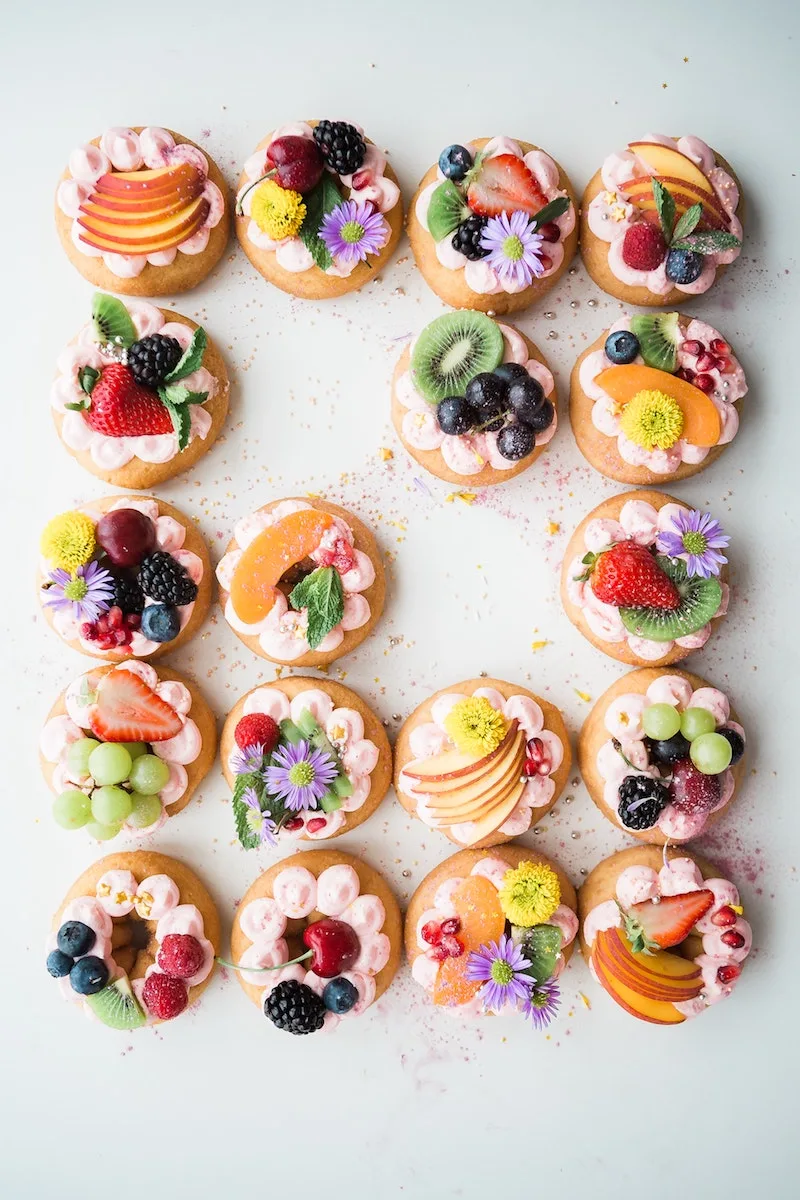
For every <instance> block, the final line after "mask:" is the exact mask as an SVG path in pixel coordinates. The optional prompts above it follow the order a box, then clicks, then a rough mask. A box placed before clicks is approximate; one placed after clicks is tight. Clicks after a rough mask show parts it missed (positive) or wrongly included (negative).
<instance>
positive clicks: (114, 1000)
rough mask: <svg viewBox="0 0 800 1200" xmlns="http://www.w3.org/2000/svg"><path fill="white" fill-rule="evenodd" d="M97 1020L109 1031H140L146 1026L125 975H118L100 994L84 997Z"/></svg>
mask: <svg viewBox="0 0 800 1200" xmlns="http://www.w3.org/2000/svg"><path fill="white" fill-rule="evenodd" d="M84 1000H85V1001H86V1003H87V1004H88V1005H89V1008H91V1010H92V1012H93V1013H94V1015H95V1016H96V1017H97V1019H98V1020H100V1021H102V1022H103V1024H104V1025H108V1027H109V1029H141V1028H142V1026H143V1025H146V1024H147V1018H146V1016H145V1014H144V1011H143V1009H142V1007H141V1005H140V1004H139V1001H138V1000H137V999H136V997H135V996H134V994H133V988H132V987H131V984H130V980H129V979H128V976H127V975H120V977H119V979H115V980H113V982H112V983H109V984H108V985H107V986H106V987H104V988H103V990H102V991H101V992H95V994H94V995H93V996H84Z"/></svg>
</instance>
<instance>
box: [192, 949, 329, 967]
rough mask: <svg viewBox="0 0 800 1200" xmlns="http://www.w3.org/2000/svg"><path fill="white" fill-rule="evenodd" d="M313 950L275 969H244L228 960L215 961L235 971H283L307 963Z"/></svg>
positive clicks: (279, 964) (219, 959)
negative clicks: (296, 964) (297, 964)
mask: <svg viewBox="0 0 800 1200" xmlns="http://www.w3.org/2000/svg"><path fill="white" fill-rule="evenodd" d="M313 953H314V951H313V950H306V952H305V954H301V955H300V957H299V958H290V959H289V961H288V962H285V963H277V964H276V965H275V966H274V967H244V966H242V964H241V963H235V962H230V961H229V960H228V959H227V958H219V957H217V958H216V959H215V962H218V963H219V965H220V966H221V967H233V969H234V971H282V970H283V968H284V967H293V966H294V965H295V963H301V962H305V960H306V959H307V958H311V956H312V955H313Z"/></svg>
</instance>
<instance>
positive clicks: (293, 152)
mask: <svg viewBox="0 0 800 1200" xmlns="http://www.w3.org/2000/svg"><path fill="white" fill-rule="evenodd" d="M267 165H268V166H269V165H272V166H274V167H275V170H276V178H275V182H276V183H278V184H280V186H281V187H282V188H288V189H289V190H290V191H293V192H301V193H302V194H305V193H306V192H310V191H311V190H312V188H315V187H316V186H317V184H318V183H319V181H320V179H321V177H322V172H323V171H324V170H325V163H324V162H323V160H322V155H321V154H320V152H319V150H318V149H317V144H316V142H314V141H312V140H311V138H304V137H294V136H292V135H288V136H287V137H281V138H276V139H275V141H274V142H272V143H271V144H270V147H269V149H268V150H267Z"/></svg>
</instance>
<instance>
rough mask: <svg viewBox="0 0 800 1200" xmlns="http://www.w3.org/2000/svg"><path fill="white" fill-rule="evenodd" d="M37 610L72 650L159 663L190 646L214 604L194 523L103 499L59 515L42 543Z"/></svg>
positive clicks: (142, 504) (142, 500) (159, 505)
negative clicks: (166, 655)
mask: <svg viewBox="0 0 800 1200" xmlns="http://www.w3.org/2000/svg"><path fill="white" fill-rule="evenodd" d="M39 550H40V556H41V557H40V564H39V577H38V587H39V602H40V604H41V607H42V612H43V613H44V616H45V617H46V619H47V623H48V624H49V625H50V626H51V627H52V628H53V629H54V630H55V632H56V633H57V634H58V636H59V637H60V638H62V639H63V640H64V641H65V642H67V644H68V645H70V646H72V647H73V648H74V649H75V650H81V651H82V652H83V653H84V654H92V655H94V656H95V657H96V658H107V659H111V660H119V659H127V658H155V657H157V656H158V655H160V654H164V653H165V652H166V651H167V650H175V649H177V647H178V646H182V645H184V643H185V642H187V641H188V640H189V639H190V638H191V637H192V636H193V635H194V634H195V633H196V632H197V630H198V629H199V627H200V625H201V624H202V623H203V620H204V619H205V616H206V613H207V612H208V606H209V604H210V602H211V580H212V571H211V563H210V561H209V557H208V551H207V550H206V546H205V542H204V541H203V539H202V537H201V536H200V534H199V533H198V531H197V529H196V527H195V525H194V522H193V521H191V520H190V519H189V518H188V517H185V516H184V515H183V513H181V512H179V510H178V509H177V508H173V507H172V505H171V504H166V503H165V502H164V501H163V500H155V499H152V498H151V497H145V496H130V497H128V496H106V497H105V498H104V499H102V500H93V501H92V503H91V504H86V505H84V506H83V507H82V508H76V509H73V510H72V511H71V512H66V513H61V515H60V516H58V517H54V518H53V520H52V521H50V522H49V524H48V525H47V526H46V527H45V530H44V532H43V534H42V537H41V541H40V543H39Z"/></svg>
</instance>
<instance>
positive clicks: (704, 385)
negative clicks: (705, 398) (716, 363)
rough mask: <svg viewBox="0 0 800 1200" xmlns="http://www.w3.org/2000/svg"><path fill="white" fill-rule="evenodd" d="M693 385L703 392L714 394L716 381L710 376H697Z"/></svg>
mask: <svg viewBox="0 0 800 1200" xmlns="http://www.w3.org/2000/svg"><path fill="white" fill-rule="evenodd" d="M692 383H693V384H694V386H695V387H696V388H700V391H701V392H713V390H714V380H713V379H712V378H711V376H710V375H705V374H702V375H695V377H694V379H693V380H692Z"/></svg>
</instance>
